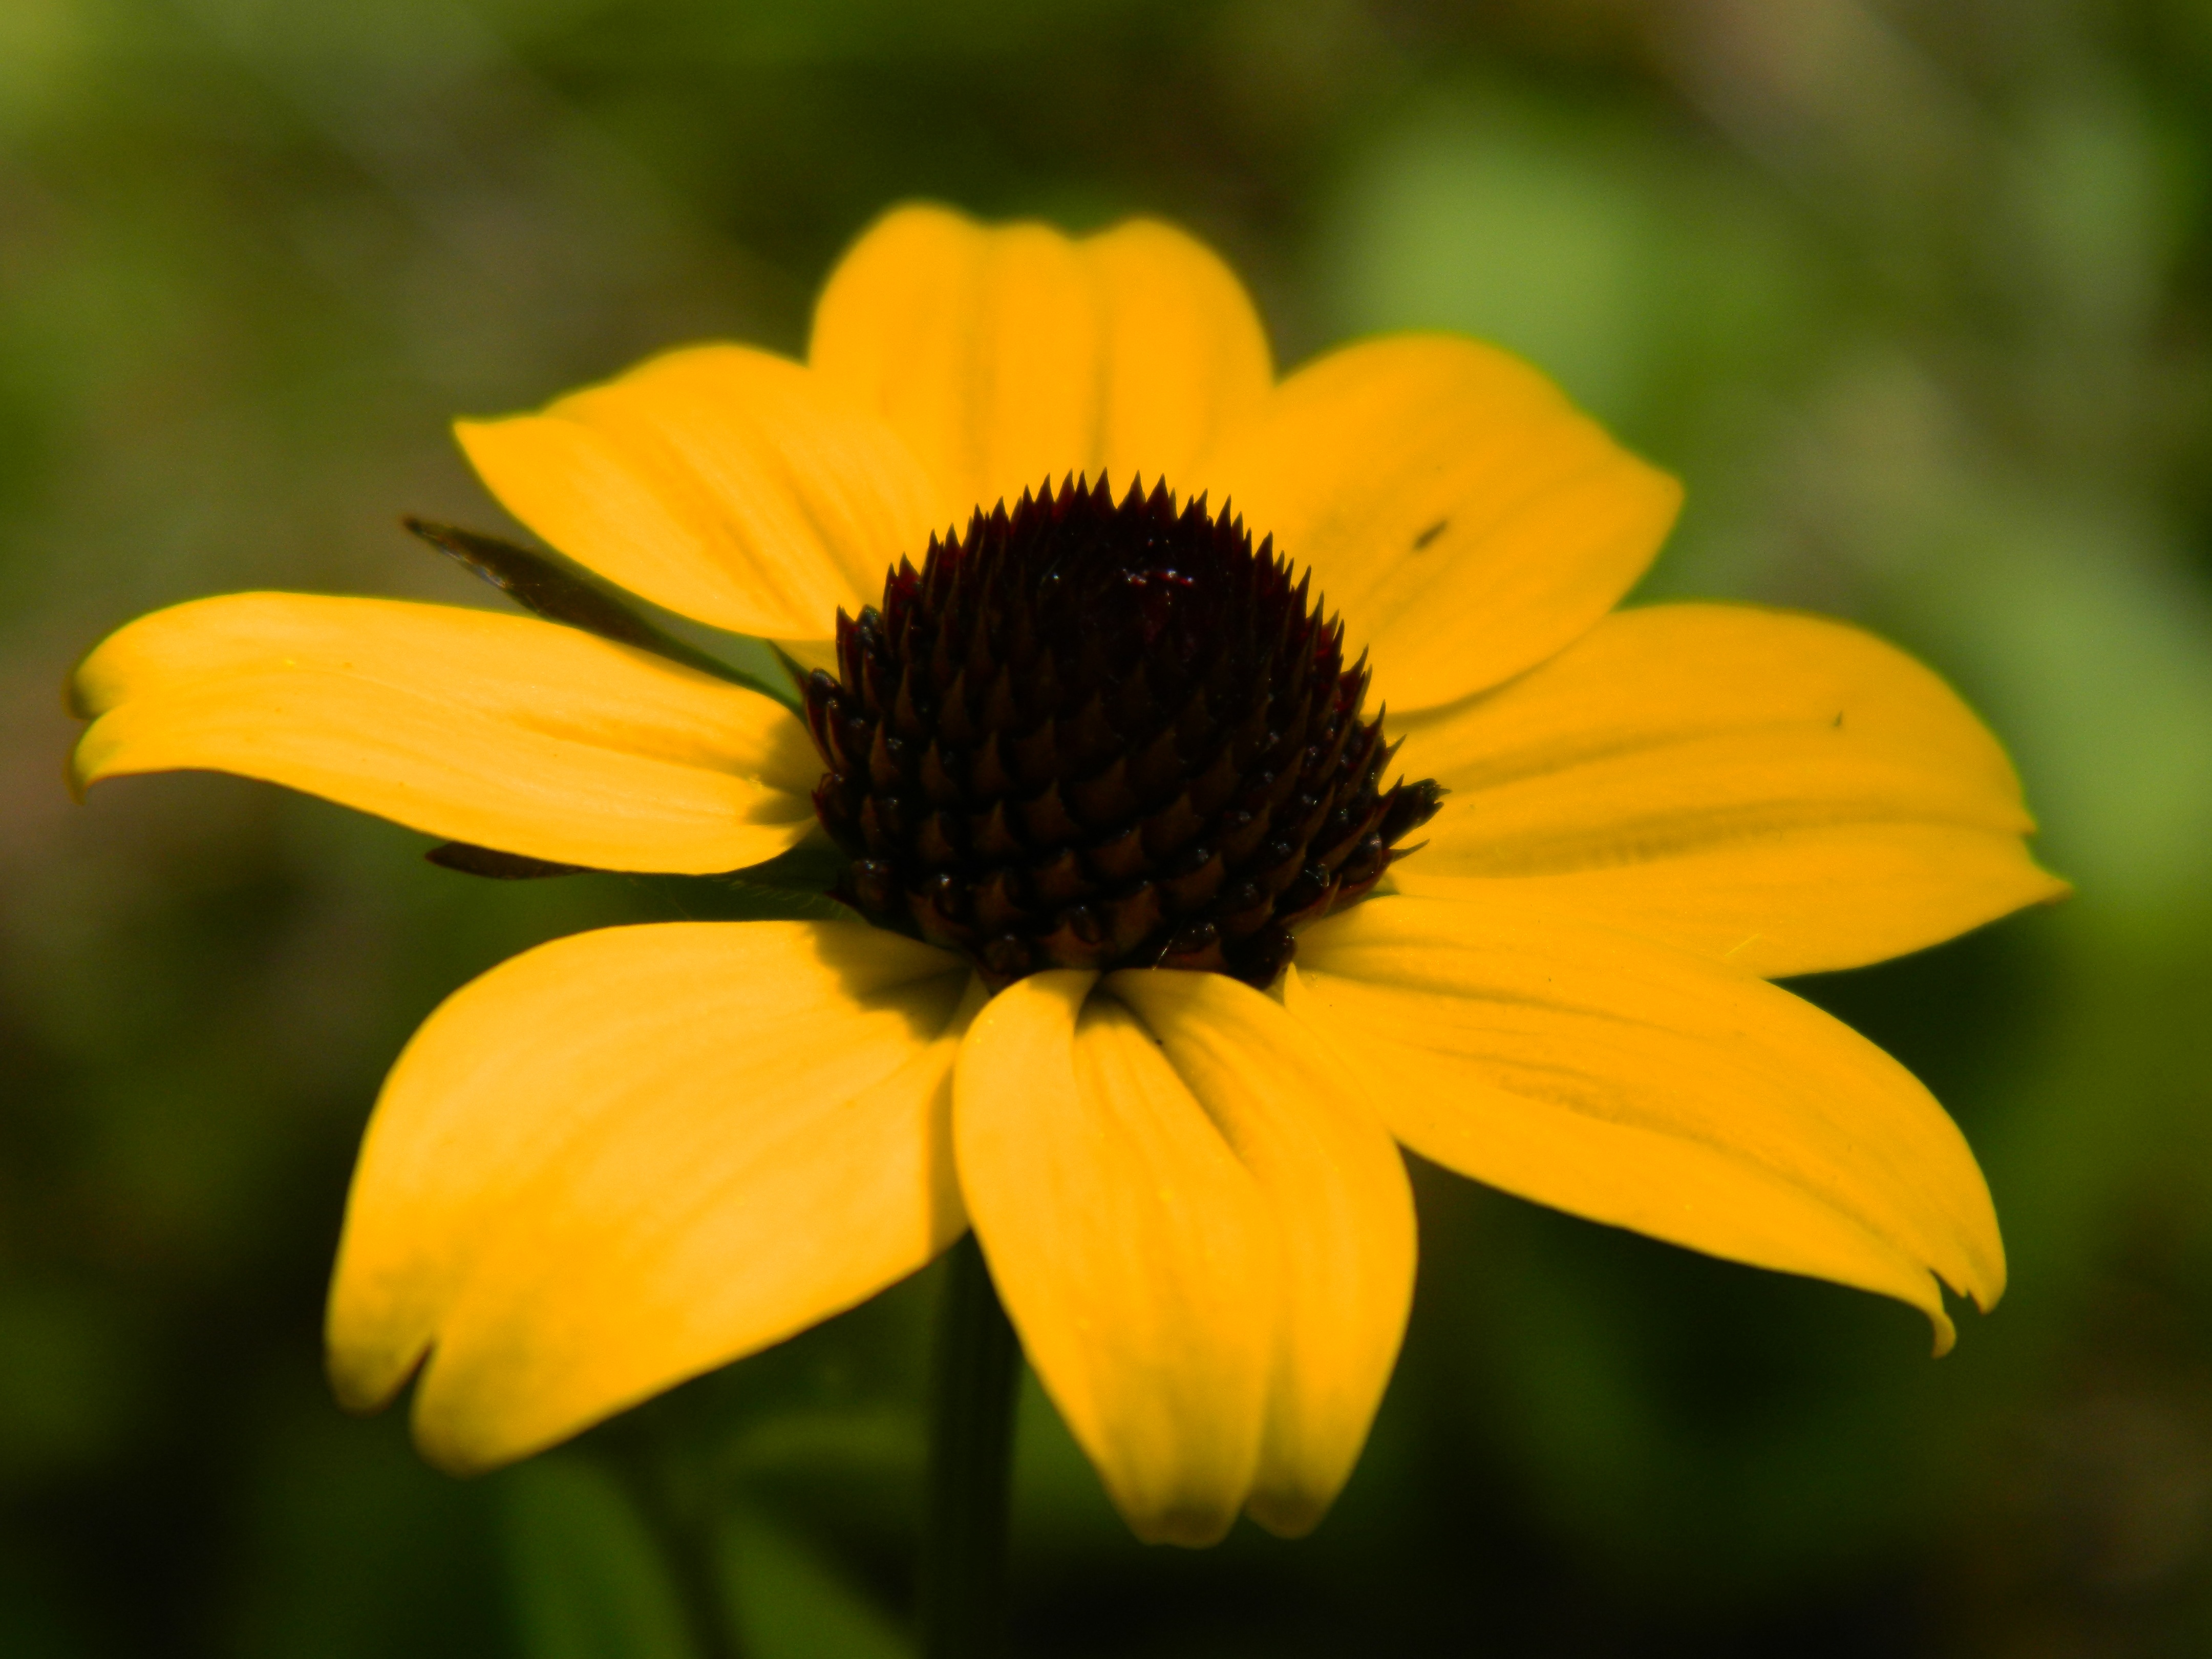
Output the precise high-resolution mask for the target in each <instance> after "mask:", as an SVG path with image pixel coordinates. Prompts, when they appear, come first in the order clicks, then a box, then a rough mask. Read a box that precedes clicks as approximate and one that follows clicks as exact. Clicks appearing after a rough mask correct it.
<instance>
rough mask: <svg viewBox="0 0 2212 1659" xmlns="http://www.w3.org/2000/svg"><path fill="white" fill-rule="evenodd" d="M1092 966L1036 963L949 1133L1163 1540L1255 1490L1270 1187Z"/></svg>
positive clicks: (998, 1238) (1149, 1524)
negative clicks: (1101, 992) (1051, 969)
mask: <svg viewBox="0 0 2212 1659" xmlns="http://www.w3.org/2000/svg"><path fill="white" fill-rule="evenodd" d="M1095 981H1096V976H1095V975H1091V974H1085V973H1065V972H1060V973H1046V974H1036V975H1031V976H1030V978H1027V979H1024V980H1018V981H1016V982H1015V983H1014V984H1012V985H1011V986H1009V987H1007V988H1006V989H1005V990H1004V991H1001V992H1000V994H998V995H997V996H996V997H994V999H992V1000H991V1002H990V1003H989V1005H988V1006H987V1007H985V1009H984V1010H983V1012H982V1013H981V1015H980V1016H979V1017H978V1018H977V1019H976V1021H975V1025H974V1027H973V1028H972V1029H971V1030H969V1035H968V1040H967V1042H966V1043H965V1044H964V1045H963V1047H962V1049H961V1053H960V1060H959V1066H958V1070H957V1073H956V1077H955V1082H954V1093H955V1103H954V1112H953V1138H954V1144H955V1146H956V1147H957V1152H958V1157H959V1164H960V1187H961V1191H962V1193H963V1194H964V1196H965V1198H966V1200H967V1205H968V1210H969V1215H970V1216H971V1217H972V1218H973V1219H974V1222H975V1233H976V1237H977V1239H978V1240H979V1241H980V1242H981V1244H982V1247H983V1253H984V1255H985V1257H986V1259H987V1261H989V1263H990V1267H991V1276H992V1278H993V1279H994V1281H995V1282H996V1283H997V1285H998V1288H999V1292H1000V1296H1001V1297H1003V1298H1004V1299H1005V1301H1006V1311H1007V1313H1008V1315H1009V1316H1011V1317H1012V1320H1013V1322H1014V1328H1015V1329H1016V1330H1017V1331H1018V1332H1019V1333H1020V1334H1021V1339H1022V1346H1023V1347H1024V1349H1025V1350H1026V1351H1027V1352H1028V1354H1029V1359H1030V1364H1031V1365H1033V1366H1034V1367H1035V1368H1036V1373H1037V1376H1038V1378H1039V1379H1040V1380H1041V1381H1042V1383H1043V1384H1044V1386H1045V1389H1046V1391H1047V1392H1048V1394H1050V1395H1051V1396H1052V1399H1053V1401H1054V1404H1055V1405H1056V1406H1058V1407H1059V1408H1060V1415H1061V1416H1062V1417H1063V1418H1064V1419H1066V1422H1067V1425H1068V1427H1069V1429H1070V1430H1071V1431H1073V1433H1074V1435H1075V1437H1076V1439H1077V1440H1078V1441H1079V1443H1081V1445H1082V1447H1083V1449H1084V1450H1085V1452H1087V1453H1088V1454H1089V1455H1090V1457H1091V1462H1092V1463H1094V1464H1095V1465H1097V1469H1098V1473H1099V1475H1100V1478H1101V1479H1102V1480H1103V1481H1104V1482H1105V1485H1106V1490H1107V1492H1109V1494H1110V1495H1111V1496H1112V1498H1113V1499H1114V1502H1115V1505H1116V1506H1117V1507H1118V1508H1119V1509H1120V1510H1121V1514H1122V1516H1123V1517H1124V1518H1125V1519H1127V1522H1128V1523H1129V1525H1130V1528H1132V1529H1133V1531H1134V1532H1135V1533H1136V1534H1137V1535H1138V1536H1139V1537H1140V1538H1142V1539H1145V1540H1146V1541H1148V1542H1155V1543H1158V1542H1171V1543H1178V1544H1210V1543H1212V1542H1213V1541H1215V1540H1216V1539H1218V1538H1219V1537H1220V1536H1221V1534H1223V1533H1224V1532H1225V1531H1227V1530H1228V1528H1229V1525H1230V1522H1232V1521H1233V1520H1235V1519H1236V1516H1237V1510H1239V1509H1241V1508H1242V1507H1243V1504H1244V1501H1245V1498H1246V1497H1247V1495H1248V1494H1249V1492H1251V1489H1252V1483H1253V1480H1254V1476H1255V1471H1256V1470H1257V1468H1258V1467H1259V1462H1260V1456H1261V1438H1262V1432H1263V1428H1264V1425H1265V1423H1266V1419H1267V1414H1268V1413H1267V1407H1268V1396H1269V1392H1270V1383H1271V1376H1272V1372H1273V1367H1274V1364H1275V1346H1276V1343H1275V1336H1276V1328H1277V1320H1278V1309H1279V1305H1280V1297H1281V1273H1280V1269H1279V1261H1278V1255H1279V1252H1278V1249H1277V1244H1276V1239H1275V1235H1274V1227H1273V1222H1272V1220H1271V1219H1270V1217H1269V1215H1268V1212H1267V1201H1266V1200H1265V1199H1264V1198H1263V1197H1262V1196H1261V1192H1260V1190H1259V1188H1258V1186H1257V1184H1256V1183H1255V1182H1254V1180H1253V1178H1252V1176H1251V1175H1250V1174H1249V1172H1248V1171H1247V1170H1246V1169H1245V1168H1244V1166H1243V1164H1240V1163H1239V1162H1238V1161H1237V1157H1236V1155H1235V1154H1234V1153H1233V1152H1231V1150H1230V1148H1229V1146H1228V1145H1227V1144H1226V1143H1225V1141H1224V1140H1223V1139H1222V1137H1221V1134H1220V1132H1219V1131H1218V1129H1217V1128H1216V1127H1214V1125H1213V1124H1212V1122H1211V1121H1209V1120H1208V1118H1207V1116H1206V1113H1205V1112H1204V1111H1203V1110H1202V1109H1200V1106H1199V1104H1198V1103H1197V1101H1196V1100H1194V1098H1193V1097H1192V1096H1191V1092H1190V1091H1189V1089H1188V1088H1187V1087H1186V1086H1185V1085H1184V1084H1183V1082H1182V1079H1180V1078H1178V1077H1177V1075H1176V1071H1175V1068H1174V1067H1173V1066H1171V1065H1170V1062H1169V1060H1167V1058H1166V1057H1165V1056H1164V1054H1162V1053H1161V1050H1160V1047H1159V1045H1158V1043H1157V1042H1155V1040H1154V1039H1153V1037H1152V1035H1151V1033H1149V1032H1148V1031H1147V1030H1146V1029H1145V1027H1144V1025H1143V1024H1141V1023H1140V1022H1139V1020H1138V1018H1137V1017H1136V1015H1134V1014H1133V1013H1132V1012H1130V1010H1129V1009H1128V1008H1127V1006H1124V1005H1123V1004H1121V1003H1120V1002H1118V1001H1115V1000H1113V999H1111V998H1109V997H1103V996H1097V997H1090V998H1089V1000H1087V1001H1086V1000H1085V998H1086V995H1087V994H1088V993H1089V992H1090V990H1091V987H1092V985H1093V984H1094V983H1095Z"/></svg>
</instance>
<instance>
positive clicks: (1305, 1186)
mask: <svg viewBox="0 0 2212 1659" xmlns="http://www.w3.org/2000/svg"><path fill="white" fill-rule="evenodd" d="M1105 989H1106V990H1107V991H1108V992H1109V993H1111V994H1114V995H1115V996H1117V997H1119V998H1120V999H1121V1000H1122V1001H1124V1002H1126V1003H1127V1004H1128V1005H1129V1006H1131V1007H1132V1008H1133V1009H1135V1010H1136V1012H1137V1016H1138V1018H1139V1019H1141V1020H1143V1022H1144V1023H1145V1025H1146V1029H1148V1030H1150V1031H1151V1032H1152V1036H1153V1037H1154V1038H1155V1039H1157V1040H1158V1043H1159V1045H1160V1048H1161V1051H1162V1052H1163V1054H1164V1055H1165V1057H1166V1060H1167V1062H1168V1064H1169V1065H1170V1066H1172V1067H1173V1068H1174V1070H1175V1072H1176V1075H1177V1076H1178V1077H1179V1078H1180V1079H1182V1083H1183V1085H1184V1086H1185V1087H1187V1088H1188V1089H1189V1090H1190V1091H1191V1093H1192V1095H1193V1096H1194V1097H1195V1098H1196V1099H1197V1101H1198V1103H1199V1104H1200V1106H1201V1107H1202V1108H1203V1109H1205V1111H1206V1114H1207V1115H1208V1116H1210V1117H1211V1118H1212V1120H1213V1121H1214V1124H1215V1127H1218V1129H1219V1130H1220V1132H1221V1133H1222V1135H1223V1136H1224V1138H1225V1139H1227V1141H1228V1142H1229V1145H1230V1146H1231V1149H1232V1150H1233V1151H1234V1152H1236V1154H1237V1158H1238V1160H1239V1161H1240V1162H1241V1163H1243V1165H1244V1167H1245V1169H1246V1170H1249V1172H1250V1174H1251V1176H1252V1178H1253V1180H1254V1181H1255V1182H1256V1183H1257V1185H1258V1187H1259V1190H1260V1196H1261V1201H1262V1202H1263V1203H1264V1204H1265V1205H1266V1206H1267V1210H1268V1212H1269V1213H1270V1214H1271V1215H1272V1217H1273V1220H1274V1223H1275V1231H1276V1236H1277V1237H1278V1238H1279V1240H1280V1245H1281V1261H1282V1278H1283V1313H1282V1319H1281V1322H1280V1325H1279V1329H1278V1332H1277V1336H1276V1349H1275V1367H1274V1375H1273V1382H1272V1383H1271V1384H1270V1386H1269V1389H1268V1397H1267V1429H1266V1432H1265V1435H1264V1437H1263V1438H1262V1440H1261V1447H1260V1464H1259V1470H1258V1473H1257V1474H1255V1477H1254V1480H1253V1488H1252V1494H1251V1497H1250V1498H1249V1501H1248V1503H1247V1504H1246V1508H1247V1510H1248V1511H1249V1513H1250V1514H1251V1516H1253V1518H1254V1519H1255V1520H1256V1521H1258V1522H1260V1523H1261V1525H1262V1526H1265V1527H1267V1528H1269V1529H1270V1530H1271V1531H1273V1532H1278V1533H1281V1534H1285V1535H1289V1536H1296V1535H1298V1534H1304V1533H1306V1532H1310V1530H1312V1528H1314V1526H1315V1525H1316V1523H1317V1522H1319V1521H1320V1520H1321V1518H1322V1515H1323V1514H1324V1513H1325V1512H1326V1511H1327V1510H1328V1506H1329V1504H1331V1503H1332V1502H1334V1499H1335V1498H1336V1494H1337V1493H1338V1492H1339V1491H1340V1490H1341V1489H1342V1487H1343V1486H1344V1483H1345V1481H1346V1479H1347V1478H1349V1476H1350V1475H1351V1474H1352V1465H1353V1463H1354V1462H1357V1461H1358V1456H1359V1449H1360V1447H1361V1446H1362V1445H1363V1444H1364V1443H1365V1442H1366V1439H1367V1427H1368V1425H1369V1424H1370V1422H1372V1421H1373V1420H1374V1417H1375V1408H1376V1406H1377V1405H1378V1404H1379V1403H1380V1402H1381V1401H1382V1398H1383V1386H1384V1384H1386V1383H1388V1382H1389V1380H1390V1370H1391V1367H1392V1365H1393V1364H1395V1362H1396V1360H1397V1357H1398V1344H1399V1340H1400V1339H1401V1337H1402V1336H1403V1335H1404V1334H1405V1328H1406V1312H1407V1307H1408V1305H1409V1304H1410V1303H1411V1301H1412V1298H1413V1255H1414V1242H1413V1192H1412V1189H1411V1188H1410V1187H1409V1186H1408V1185H1407V1181H1406V1166H1405V1161H1404V1159H1403V1158H1401V1157H1400V1155H1399V1152H1398V1149H1397V1147H1396V1146H1394V1145H1392V1144H1391V1139H1390V1136H1389V1133H1388V1132H1387V1131H1386V1130H1385V1129H1384V1127H1383V1123H1382V1121H1381V1120H1380V1119H1379V1118H1378V1117H1376V1115H1375V1113H1374V1111H1373V1109H1371V1108H1370V1107H1369V1106H1368V1104H1367V1103H1366V1102H1365V1100H1364V1097H1363V1095H1362V1091H1361V1090H1360V1089H1359V1087H1358V1084H1357V1083H1356V1082H1354V1081H1352V1079H1348V1078H1346V1076H1345V1075H1344V1073H1343V1069H1342V1066H1341V1064H1340V1061H1339V1060H1337V1058H1336V1056H1335V1055H1334V1053H1333V1052H1332V1051H1331V1050H1330V1049H1329V1048H1328V1046H1327V1045H1326V1044H1325V1043H1322V1042H1319V1041H1317V1040H1316V1037H1315V1036H1314V1035H1313V1034H1312V1033H1311V1032H1310V1031H1309V1030H1306V1029H1304V1027H1302V1026H1301V1025H1299V1024H1298V1023H1297V1021H1296V1020H1295V1019H1293V1018H1291V1016H1290V1015H1288V1014H1286V1013H1285V1012H1284V1011H1283V1008H1282V1006H1281V1005H1280V1004H1279V1003H1277V1002H1275V1001H1274V1000H1273V999H1271V998H1269V997H1267V996H1265V995H1262V994H1261V993H1260V992H1258V991H1255V990H1254V989H1252V988H1251V987H1249V986H1247V985H1243V984H1241V983H1239V982H1238V981H1236V980H1233V979H1229V978H1226V977H1225V976H1224V975H1219V974H1182V973H1167V972H1158V971H1147V972H1134V973H1119V974H1115V975H1112V976H1111V977H1110V978H1109V979H1108V980H1107V981H1106V984H1105Z"/></svg>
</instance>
